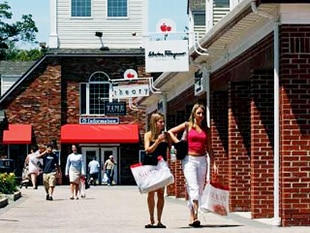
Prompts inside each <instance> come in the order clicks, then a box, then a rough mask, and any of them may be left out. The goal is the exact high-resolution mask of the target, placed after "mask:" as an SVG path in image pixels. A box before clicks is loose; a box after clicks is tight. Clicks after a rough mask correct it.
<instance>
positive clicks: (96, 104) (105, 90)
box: [89, 83, 110, 114]
mask: <svg viewBox="0 0 310 233" xmlns="http://www.w3.org/2000/svg"><path fill="white" fill-rule="evenodd" d="M109 90H110V84H109V83H94V84H93V83H90V84H89V113H90V114H104V113H105V112H104V102H105V101H109Z"/></svg>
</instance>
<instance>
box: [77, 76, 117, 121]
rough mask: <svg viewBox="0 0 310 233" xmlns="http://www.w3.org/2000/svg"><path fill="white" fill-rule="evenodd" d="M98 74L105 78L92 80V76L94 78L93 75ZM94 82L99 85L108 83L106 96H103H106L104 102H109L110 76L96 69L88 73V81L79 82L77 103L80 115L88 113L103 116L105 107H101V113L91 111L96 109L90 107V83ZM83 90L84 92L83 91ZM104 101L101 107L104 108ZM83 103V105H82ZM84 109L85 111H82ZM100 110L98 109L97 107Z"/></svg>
mask: <svg viewBox="0 0 310 233" xmlns="http://www.w3.org/2000/svg"><path fill="white" fill-rule="evenodd" d="M98 74H101V75H104V76H103V78H106V80H105V81H98V80H92V79H93V78H96V77H95V76H96V75H98ZM96 84H100V85H102V84H103V85H108V92H109V93H108V97H104V98H106V99H105V100H104V102H107V101H108V102H111V101H112V99H111V97H112V87H113V85H112V82H111V79H110V77H109V76H108V75H107V74H106V73H105V72H102V71H97V72H94V73H93V74H91V75H90V77H89V79H88V82H81V83H80V89H79V94H80V101H79V104H80V110H79V113H80V115H87V116H88V115H89V116H98V115H99V116H105V115H106V114H105V109H103V113H91V112H93V111H96V109H95V108H91V106H92V104H91V102H90V101H91V94H92V93H91V85H96ZM84 92H85V93H84ZM104 94H107V93H104ZM82 98H85V99H82ZM104 102H103V104H102V105H103V108H104ZM84 105H85V106H84ZM84 110H85V112H84ZM99 111H100V109H99Z"/></svg>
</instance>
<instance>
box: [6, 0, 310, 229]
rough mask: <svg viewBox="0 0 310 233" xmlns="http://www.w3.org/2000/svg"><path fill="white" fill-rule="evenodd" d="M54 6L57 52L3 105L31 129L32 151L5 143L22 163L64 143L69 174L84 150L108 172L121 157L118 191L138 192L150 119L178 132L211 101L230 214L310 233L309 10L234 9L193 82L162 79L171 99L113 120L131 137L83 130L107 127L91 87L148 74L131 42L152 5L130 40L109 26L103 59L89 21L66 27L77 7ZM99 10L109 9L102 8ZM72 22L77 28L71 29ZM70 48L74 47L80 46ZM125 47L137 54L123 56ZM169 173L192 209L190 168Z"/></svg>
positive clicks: (284, 6)
mask: <svg viewBox="0 0 310 233" xmlns="http://www.w3.org/2000/svg"><path fill="white" fill-rule="evenodd" d="M51 2H52V3H54V4H55V5H54V6H55V9H57V10H55V9H54V10H55V11H54V10H53V12H54V13H55V15H56V12H59V13H60V14H57V17H56V16H55V15H53V14H51V15H52V16H51V17H52V18H53V20H52V32H51V43H50V46H51V45H52V47H51V48H52V49H50V50H49V52H48V53H47V54H46V55H45V56H44V57H43V58H42V59H41V60H40V61H38V62H37V63H36V64H35V65H33V66H32V67H31V68H30V69H29V71H28V72H26V74H25V75H23V76H22V78H21V79H20V80H19V81H18V82H17V83H16V84H15V85H14V86H13V87H12V88H11V89H9V90H8V92H7V94H6V95H4V96H2V97H1V99H0V106H1V107H2V109H5V113H6V117H7V120H8V123H9V124H11V125H21V124H22V125H31V131H30V132H31V134H30V138H29V134H28V136H27V138H26V139H25V141H24V144H20V141H18V142H19V143H17V144H16V143H15V144H14V143H12V141H9V140H7V141H6V138H4V135H3V132H2V134H0V135H1V137H2V139H3V141H4V143H7V142H10V143H7V144H5V147H8V151H9V152H10V153H11V155H12V156H16V157H15V159H16V160H18V159H19V158H20V157H22V156H24V154H25V153H26V152H27V150H28V149H29V148H27V147H28V145H30V144H31V143H35V142H44V143H48V142H50V141H51V140H56V141H57V142H58V144H59V147H60V149H61V154H62V155H64V156H61V160H62V161H61V162H62V164H64V162H65V159H66V155H67V154H68V148H69V144H71V143H78V144H80V145H81V147H82V148H81V149H82V152H83V153H84V154H85V155H86V158H85V161H87V160H88V159H89V158H91V157H92V156H94V155H98V156H100V160H101V162H102V161H103V160H104V159H105V158H106V156H108V155H109V154H110V153H115V154H117V160H118V162H119V166H118V169H119V170H118V177H116V179H117V181H118V182H119V183H120V184H133V183H134V181H133V180H132V176H131V174H130V169H129V165H130V164H132V163H134V162H136V161H138V159H139V158H138V154H139V150H140V149H141V148H142V147H141V145H142V143H141V141H140V138H143V137H142V135H143V133H144V132H145V131H146V130H147V127H146V122H147V119H148V118H149V116H150V114H151V113H152V112H154V111H157V110H161V111H163V112H164V113H165V114H166V120H167V126H168V128H170V127H173V126H175V125H176V124H179V123H181V122H184V121H185V120H187V119H188V116H189V114H190V111H191V108H192V105H193V104H194V103H196V102H198V101H200V102H203V103H205V104H206V106H207V109H208V112H207V118H208V122H209V125H210V127H211V130H212V135H211V137H212V145H213V151H214V155H215V157H216V162H217V164H218V166H219V177H218V178H219V181H220V182H222V183H224V184H226V185H228V186H229V188H230V211H232V212H239V211H242V212H249V213H250V214H251V217H252V218H270V219H271V220H273V223H274V225H281V226H291V225H295V226H297V225H310V208H309V206H310V201H309V200H310V198H309V193H310V180H309V167H310V150H309V144H310V138H309V130H310V129H309V125H310V114H309V99H310V98H309V97H310V93H309V89H310V77H309V69H310V65H309V59H310V55H309V54H310V40H309V31H310V4H309V3H308V0H297V1H296V0H295V1H291V0H282V1H281V0H259V1H253V0H242V1H230V2H233V3H234V4H233V6H230V9H231V11H230V13H228V14H227V15H226V16H225V17H224V18H223V19H221V20H219V21H218V22H217V23H216V24H215V25H214V26H213V25H212V28H209V30H207V32H206V33H205V34H203V35H201V34H200V36H199V38H201V39H199V41H196V42H195V44H194V46H192V47H190V52H189V54H190V70H189V72H172V73H169V72H167V73H163V74H161V75H160V76H159V77H158V78H157V79H156V80H155V82H154V85H155V86H156V87H157V88H159V89H160V90H161V92H162V94H156V95H150V96H149V97H147V98H139V99H137V100H136V102H135V103H136V105H135V106H137V107H138V108H134V109H131V108H129V107H127V108H126V111H127V114H126V115H124V116H118V115H110V116H109V117H111V118H117V119H119V122H120V123H121V124H119V126H120V127H123V126H124V127H125V128H126V126H129V130H128V129H127V131H126V129H125V131H121V133H119V132H120V131H118V130H117V129H119V128H116V129H115V128H113V129H112V131H105V130H108V129H109V127H108V126H107V125H101V126H98V125H96V126H90V127H87V128H88V129H91V130H92V131H90V132H89V131H81V130H82V129H81V127H80V125H82V124H81V120H82V119H83V118H84V117H85V118H88V120H90V118H94V117H96V118H97V117H99V118H100V117H102V116H106V115H105V114H99V115H97V114H88V113H89V109H96V108H95V107H94V108H92V107H91V104H89V105H87V104H86V107H85V102H83V100H89V99H87V98H91V96H89V95H88V93H89V92H88V91H90V90H91V89H90V88H89V87H90V86H91V85H92V82H96V81H98V80H101V81H104V80H106V79H108V80H110V81H111V80H115V79H118V78H120V77H122V74H123V72H124V71H125V70H126V69H128V68H132V69H135V70H136V71H137V72H138V74H139V76H141V77H144V76H148V75H149V74H146V73H145V70H144V66H145V63H144V53H143V51H142V50H141V49H139V46H140V42H141V39H142V38H141V37H140V38H139V37H134V38H133V37H132V36H129V35H131V32H132V31H137V35H139V34H142V25H141V23H140V21H141V18H142V17H141V16H142V9H143V7H142V5H143V4H142V2H143V1H142V0H141V1H138V0H137V1H135V3H139V4H133V5H129V8H130V9H131V10H132V12H134V13H135V14H132V15H133V19H131V20H132V21H129V22H127V24H124V25H121V30H122V34H120V35H121V36H119V37H115V35H116V33H117V32H116V31H113V30H114V29H115V30H117V28H118V27H117V26H115V28H111V27H106V28H105V27H101V28H102V30H105V29H107V33H106V35H107V38H106V39H107V40H106V41H108V43H107V44H105V46H106V45H107V46H109V47H110V50H109V51H107V50H106V49H105V48H104V47H102V50H99V49H98V48H97V47H98V43H96V41H95V40H92V39H95V37H94V35H93V34H94V30H93V28H92V27H89V25H88V23H89V22H90V21H91V20H89V21H87V23H85V25H84V26H85V30H84V32H87V33H81V34H79V31H80V30H81V29H80V28H79V27H81V24H80V21H78V20H77V21H76V22H75V20H76V18H74V17H71V18H70V17H68V16H67V13H68V12H70V11H69V10H68V9H69V3H68V2H69V1H65V0H61V1H59V4H57V6H56V1H55V0H51ZM190 2H191V1H189V3H190ZM195 2H197V1H195ZM208 2H212V1H208ZM220 2H226V1H220ZM94 3H95V4H94V6H96V7H95V8H96V9H97V10H98V9H100V7H101V4H100V1H94ZM96 4H97V5H96ZM140 5H141V6H140ZM198 5H199V4H198ZM52 6H53V4H52ZM137 6H139V7H140V8H139V7H137ZM58 7H59V9H58ZM207 7H212V6H210V5H209V6H208V5H207V6H206V8H207ZM195 9H196V8H195ZM196 10H197V9H196ZM53 12H52V13H53ZM98 12H99V11H96V12H95V13H96V14H97V13H98ZM198 13H199V12H197V15H198ZM193 17H195V14H194V15H193ZM56 19H57V20H59V21H57V20H56ZM69 20H71V21H70V22H71V23H72V22H73V23H72V24H71V25H73V26H72V27H68V25H69V23H68V21H69ZM107 22H108V21H105V23H107ZM95 23H97V25H101V22H99V21H96V22H95ZM102 25H103V24H102ZM109 26H110V25H109ZM118 26H120V25H118ZM57 27H59V28H57ZM72 28H73V29H72ZM74 28H76V30H74ZM54 29H55V30H54ZM56 29H57V30H56ZM77 29H79V30H77ZM109 30H110V31H109ZM199 30H201V28H199ZM82 31H83V30H82ZM57 33H58V34H57ZM103 34H105V33H103ZM98 35H100V33H99V34H98ZM75 36H76V37H75ZM69 38H74V40H73V41H72V43H71V44H70V43H69V42H70V40H69ZM114 38H117V39H118V40H115V41H113V39H114ZM124 41H127V42H128V45H129V47H130V48H126V49H125V50H122V49H117V48H120V47H121V46H122V43H124ZM97 42H98V41H97ZM126 45H127V44H126ZM53 46H54V47H53ZM70 46H71V47H70ZM79 46H80V47H79ZM113 46H114V48H113ZM90 47H92V48H90ZM80 48H83V49H80ZM83 88H86V89H83ZM83 90H88V91H85V92H84V91H83ZM93 91H96V89H94V90H93ZM95 93H96V92H95ZM86 96H88V97H87V98H86ZM83 97H85V98H83ZM99 97H100V96H99ZM83 106H84V107H85V108H84V107H83ZM112 120H113V119H112ZM131 127H133V128H131ZM68 129H69V130H68ZM102 129H103V131H102V135H104V134H110V135H113V134H117V135H118V136H119V137H118V141H108V140H107V141H100V140H99V139H98V138H96V134H95V132H97V131H100V130H102ZM8 130H10V129H8ZM122 130H123V129H122ZM18 132H20V131H18V130H17V132H16V135H17V133H18ZM81 132H82V133H81ZM83 132H84V134H83ZM86 132H87V134H85V133H86ZM132 132H135V133H134V134H132ZM68 135H69V137H67V136H68ZM80 135H83V136H80ZM89 135H91V137H88V136H89ZM124 137H125V138H124ZM13 139H14V138H13ZM89 140H92V142H91V143H90V142H89ZM126 140H127V143H126ZM23 150H24V151H25V153H24V154H21V153H20V152H21V151H23ZM19 156H20V157H19ZM169 165H170V167H171V169H172V171H173V172H174V175H175V183H174V184H173V185H170V186H169V187H168V195H174V196H176V197H182V198H184V197H186V191H185V185H184V177H183V174H182V170H181V163H180V161H177V162H175V163H172V162H171V161H169Z"/></svg>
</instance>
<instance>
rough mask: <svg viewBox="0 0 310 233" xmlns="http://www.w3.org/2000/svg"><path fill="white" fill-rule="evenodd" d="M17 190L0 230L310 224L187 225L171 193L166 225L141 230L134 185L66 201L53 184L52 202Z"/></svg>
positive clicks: (206, 217) (242, 224)
mask: <svg viewBox="0 0 310 233" xmlns="http://www.w3.org/2000/svg"><path fill="white" fill-rule="evenodd" d="M21 191H22V198H20V199H19V200H17V201H16V202H11V203H10V204H9V206H7V207H5V208H3V209H0V231H1V232H3V233H24V232H25V233H36V232H40V233H65V232H68V233H69V232H74V233H84V232H85V233H96V232H102V233H105V232H107V233H108V232H109V233H118V232H122V233H124V232H125V233H131V232H132V233H139V232H152V231H157V232H167V233H168V232H177V233H179V232H181V233H182V232H195V233H196V232H212V233H218V232H219V233H223V232H227V233H231V232H238V233H252V232H253V233H254V232H255V233H260V232H264V233H278V232H281V233H286V232H287V233H295V232H296V233H297V232H303V233H307V232H310V227H285V228H284V227H273V226H270V225H267V224H264V223H261V222H258V221H254V220H250V219H247V218H244V217H241V216H240V215H236V214H231V215H229V216H228V217H221V216H218V215H215V214H212V213H207V214H203V215H202V216H200V220H201V222H202V227H201V228H190V227H189V226H188V209H187V204H186V201H185V200H184V199H175V198H174V197H166V202H165V208H164V213H163V218H162V221H163V223H164V224H166V225H167V228H166V229H145V228H144V225H145V224H146V223H148V222H149V219H148V211H147V205H146V194H140V193H139V192H138V189H137V187H135V186H113V187H107V186H96V187H93V186H92V187H91V188H90V189H88V190H87V194H86V198H85V199H79V200H69V187H68V186H57V187H56V189H55V194H54V201H46V200H45V194H44V191H43V188H42V186H40V187H39V189H38V190H33V189H31V188H28V189H25V188H22V189H21Z"/></svg>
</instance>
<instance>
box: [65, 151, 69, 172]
mask: <svg viewBox="0 0 310 233" xmlns="http://www.w3.org/2000/svg"><path fill="white" fill-rule="evenodd" d="M69 168H70V155H68V158H67V162H66V169H65V175H66V176H68V175H69Z"/></svg>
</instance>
